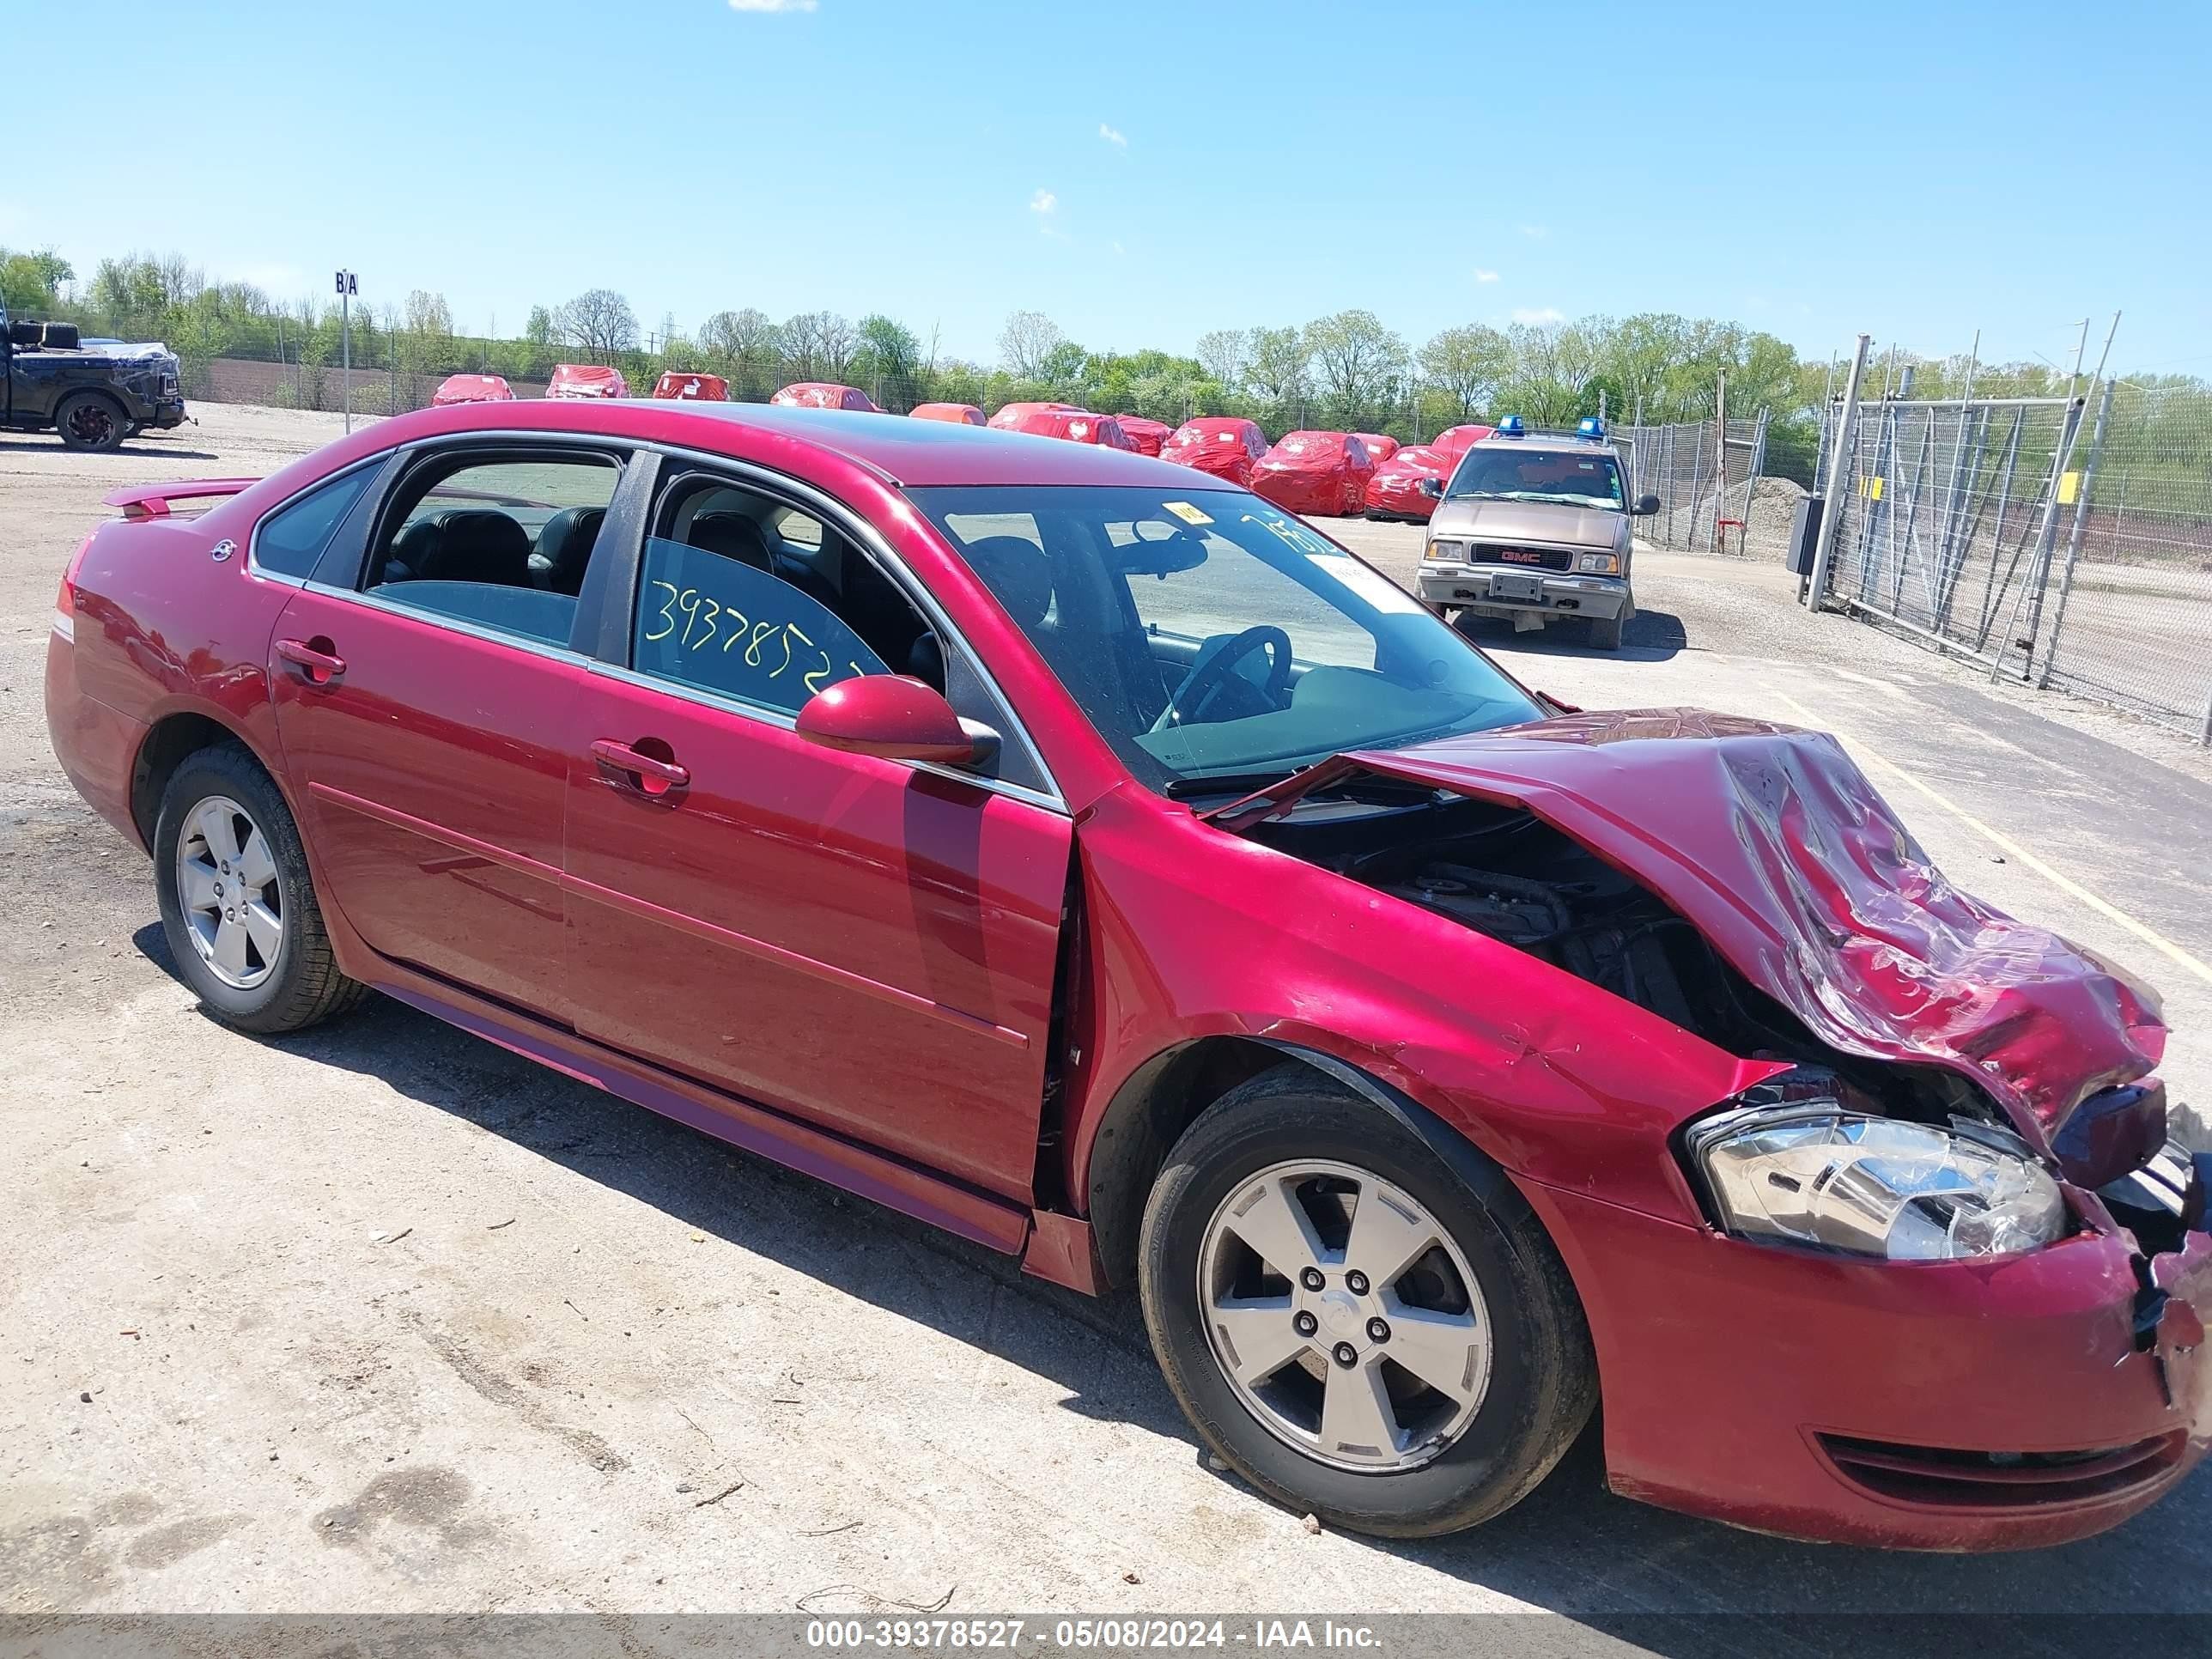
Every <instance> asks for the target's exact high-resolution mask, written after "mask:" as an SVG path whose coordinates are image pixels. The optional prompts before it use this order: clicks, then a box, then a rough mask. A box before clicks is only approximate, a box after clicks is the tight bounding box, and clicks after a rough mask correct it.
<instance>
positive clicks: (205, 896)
mask: <svg viewBox="0 0 2212 1659" xmlns="http://www.w3.org/2000/svg"><path fill="white" fill-rule="evenodd" d="M177 902H178V904H179V908H182V910H183V912H184V917H185V931H186V932H188V933H190V934H191V940H192V945H193V948H194V949H196V950H197V951H198V952H199V955H200V960H201V961H203V962H204V963H207V965H208V968H209V969H210V972H212V973H213V974H214V975H215V976H216V978H217V979H219V980H221V981H222V982H223V983H224V984H226V985H228V986H232V987H235V988H237V989H239V990H241V991H246V990H251V989H252V988H253V987H255V986H257V985H258V984H260V983H261V981H264V980H265V979H267V978H268V977H269V975H270V974H271V973H273V972H275V971H276V958H277V956H278V954H279V952H281V951H282V950H283V945H284V895H283V884H282V883H281V882H279V881H278V880H277V878H276V857H275V855H274V854H272V853H271V852H270V847H269V837H268V836H265V835H264V834H263V833H262V832H261V826H260V825H258V824H257V823H254V821H253V818H252V815H251V814H250V813H248V812H247V811H246V809H245V808H244V807H242V806H240V805H239V804H238V803H237V802H236V801H234V800H233V799H230V798H229V797H228V796H227V795H210V796H209V797H207V798H206V799H204V800H203V801H201V802H200V804H199V805H197V806H195V807H194V808H192V811H191V816H190V817H187V818H186V819H185V825H184V830H183V833H182V834H180V835H179V836H178V837H177Z"/></svg>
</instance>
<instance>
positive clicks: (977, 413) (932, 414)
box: [907, 404, 983, 426]
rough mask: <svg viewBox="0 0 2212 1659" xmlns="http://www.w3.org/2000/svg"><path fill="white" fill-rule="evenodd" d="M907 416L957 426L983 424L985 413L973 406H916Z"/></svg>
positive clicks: (908, 411)
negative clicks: (950, 423) (946, 422)
mask: <svg viewBox="0 0 2212 1659" xmlns="http://www.w3.org/2000/svg"><path fill="white" fill-rule="evenodd" d="M907 414H908V416H911V417H912V418H913V419H915V420H917V421H950V422H952V423H953V424H954V425H956V426H981V425H982V424H983V411H982V410H980V409H978V408H976V407H975V404H915V406H914V407H913V408H912V409H909V410H907Z"/></svg>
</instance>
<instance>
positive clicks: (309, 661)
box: [276, 640, 346, 685]
mask: <svg viewBox="0 0 2212 1659" xmlns="http://www.w3.org/2000/svg"><path fill="white" fill-rule="evenodd" d="M276 654H277V655H278V656H280V657H282V658H283V659H284V660H285V661H286V662H288V663H289V664H291V665H292V666H293V667H295V668H296V669H298V670H299V671H300V678H301V679H303V680H305V681H307V684H310V685H328V684H330V683H331V681H333V680H335V679H338V678H342V677H343V675H344V673H345V671H346V665H345V659H344V658H343V657H341V656H337V655H334V654H333V653H331V652H328V651H318V650H317V649H316V648H315V647H313V646H312V645H309V644H308V643H307V641H305V640H279V641H276Z"/></svg>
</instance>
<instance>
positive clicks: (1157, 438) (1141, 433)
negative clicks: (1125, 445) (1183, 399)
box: [1114, 415, 1175, 455]
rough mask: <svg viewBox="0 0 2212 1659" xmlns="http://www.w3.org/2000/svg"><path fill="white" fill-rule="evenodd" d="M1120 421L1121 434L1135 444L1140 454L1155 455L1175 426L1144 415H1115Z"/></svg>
mask: <svg viewBox="0 0 2212 1659" xmlns="http://www.w3.org/2000/svg"><path fill="white" fill-rule="evenodd" d="M1114 418H1115V420H1117V421H1119V422H1121V434H1122V435H1123V436H1124V437H1126V438H1127V439H1128V441H1130V442H1131V443H1133V444H1134V445H1136V447H1137V452H1138V453H1139V454H1142V455H1157V454H1158V453H1160V447H1161V446H1162V445H1163V444H1164V443H1166V442H1167V441H1168V440H1169V438H1170V437H1171V436H1172V435H1174V433H1175V428H1173V427H1171V426H1170V425H1169V424H1168V423H1167V422H1165V421H1155V420H1153V419H1152V418H1151V417H1149V416H1144V415H1116V416H1115V417H1114Z"/></svg>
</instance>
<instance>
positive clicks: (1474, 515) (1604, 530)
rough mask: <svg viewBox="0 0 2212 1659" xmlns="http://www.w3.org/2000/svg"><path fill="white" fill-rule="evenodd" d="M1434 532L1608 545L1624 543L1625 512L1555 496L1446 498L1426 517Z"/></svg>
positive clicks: (1562, 544) (1569, 544)
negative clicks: (1568, 503) (1571, 502)
mask: <svg viewBox="0 0 2212 1659" xmlns="http://www.w3.org/2000/svg"><path fill="white" fill-rule="evenodd" d="M1429 524H1430V533H1431V535H1435V536H1472V537H1480V538H1482V539H1483V540H1485V541H1492V542H1545V543H1549V544H1552V545H1553V546H1555V547H1595V548H1599V549H1601V550H1606V551H1607V552H1610V551H1612V550H1613V549H1615V548H1617V547H1625V546H1626V545H1627V543H1628V515H1627V514H1626V513H1613V512H1609V511H1607V509H1605V508H1603V507H1568V506H1565V504H1563V503H1560V502H1556V501H1468V500H1465V499H1462V500H1460V501H1443V502H1442V503H1440V504H1439V505H1438V506H1437V511H1436V515H1435V517H1433V518H1432V519H1431V520H1429Z"/></svg>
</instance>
